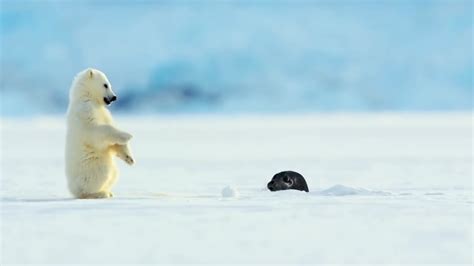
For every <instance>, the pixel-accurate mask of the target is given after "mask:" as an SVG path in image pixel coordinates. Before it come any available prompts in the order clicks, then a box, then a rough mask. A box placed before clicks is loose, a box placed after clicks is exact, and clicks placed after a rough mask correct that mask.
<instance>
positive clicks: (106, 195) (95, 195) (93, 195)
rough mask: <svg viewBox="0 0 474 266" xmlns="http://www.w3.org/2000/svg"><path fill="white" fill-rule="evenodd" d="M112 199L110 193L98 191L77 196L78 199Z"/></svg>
mask: <svg viewBox="0 0 474 266" xmlns="http://www.w3.org/2000/svg"><path fill="white" fill-rule="evenodd" d="M111 197H113V194H112V192H110V191H100V192H95V193H84V194H82V195H80V196H79V198H80V199H104V198H111Z"/></svg>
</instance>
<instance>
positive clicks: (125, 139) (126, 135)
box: [118, 132, 132, 145]
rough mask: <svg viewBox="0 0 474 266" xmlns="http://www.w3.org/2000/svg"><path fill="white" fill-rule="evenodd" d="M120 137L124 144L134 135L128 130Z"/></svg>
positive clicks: (121, 142)
mask: <svg viewBox="0 0 474 266" xmlns="http://www.w3.org/2000/svg"><path fill="white" fill-rule="evenodd" d="M118 138H119V142H120V143H119V144H122V145H123V144H126V143H127V142H128V141H129V140H131V139H132V135H130V134H128V133H126V132H122V133H120V135H119V137H118Z"/></svg>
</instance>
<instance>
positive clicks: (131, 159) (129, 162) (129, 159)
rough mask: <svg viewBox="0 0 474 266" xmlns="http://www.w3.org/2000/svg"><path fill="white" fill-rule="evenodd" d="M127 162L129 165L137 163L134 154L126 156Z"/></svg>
mask: <svg viewBox="0 0 474 266" xmlns="http://www.w3.org/2000/svg"><path fill="white" fill-rule="evenodd" d="M125 162H126V163H127V164H128V165H133V164H134V163H135V160H134V159H133V158H132V156H129V155H126V156H125Z"/></svg>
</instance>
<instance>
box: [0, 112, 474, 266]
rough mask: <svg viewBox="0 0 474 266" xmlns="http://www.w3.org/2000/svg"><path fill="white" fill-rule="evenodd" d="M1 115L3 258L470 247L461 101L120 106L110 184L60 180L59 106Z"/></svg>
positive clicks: (286, 257) (455, 258) (91, 259)
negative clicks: (110, 191)
mask: <svg viewBox="0 0 474 266" xmlns="http://www.w3.org/2000/svg"><path fill="white" fill-rule="evenodd" d="M0 121H1V134H2V135H1V140H2V143H1V181H2V183H1V184H2V186H1V194H2V196H1V204H2V208H1V211H2V213H1V217H2V219H1V220H2V224H1V238H2V248H1V251H2V252H1V261H0V263H1V264H2V265H5V264H10V263H43V264H48V265H51V264H52V263H111V264H118V263H218V264H227V263H258V264H262V263H269V264H275V263H295V264H302V263H338V264H339V263H346V264H354V263H361V264H368V263H371V264H386V263H395V264H409V263H410V264H422V263H426V264H434V263H442V264H449V265H452V264H458V263H459V264H472V262H473V258H472V250H473V242H472V241H473V231H472V214H473V210H472V208H473V200H472V121H473V118H472V115H471V113H464V114H462V113H451V114H443V113H437V114H436V113H434V114H409V113H405V114H315V115H301V116H296V115H295V116H262V117H258V116H236V117H229V116H194V117H185V116H176V117H173V116H166V117H161V116H158V117H118V118H117V122H118V124H119V126H120V127H122V128H124V129H126V130H128V131H130V132H131V133H133V135H134V139H133V140H132V148H133V151H134V154H135V157H136V160H137V164H136V165H135V166H133V167H128V166H127V165H125V164H124V163H122V162H120V163H119V166H120V169H121V176H120V180H119V182H118V184H117V185H116V187H115V190H114V192H115V195H116V197H115V198H112V199H107V200H75V199H72V198H71V196H70V195H69V194H68V191H67V189H66V182H65V181H66V180H65V177H64V173H63V172H64V171H63V168H64V167H63V165H64V164H63V147H64V134H65V128H64V121H63V119H62V118H57V117H53V118H51V117H43V118H34V119H26V118H22V119H10V118H2V119H1V120H0ZM288 169H291V170H295V171H298V172H300V173H302V174H303V175H304V176H305V177H306V179H307V181H308V185H309V188H310V193H304V192H298V191H286V192H274V193H271V192H269V191H266V190H265V185H266V183H267V182H268V181H269V180H270V179H271V177H272V175H273V174H275V173H276V172H278V171H281V170H288ZM228 185H230V186H232V187H234V188H235V189H237V190H238V192H239V194H240V195H239V196H238V197H222V194H221V191H222V189H223V188H224V187H226V186H228ZM225 195H227V194H225Z"/></svg>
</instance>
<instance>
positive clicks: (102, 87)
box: [71, 68, 117, 105]
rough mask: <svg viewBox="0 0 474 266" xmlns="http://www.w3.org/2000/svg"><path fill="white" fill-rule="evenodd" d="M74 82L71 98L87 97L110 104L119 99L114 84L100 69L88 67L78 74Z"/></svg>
mask: <svg viewBox="0 0 474 266" xmlns="http://www.w3.org/2000/svg"><path fill="white" fill-rule="evenodd" d="M74 83H75V84H74V85H73V90H72V91H71V100H72V99H82V100H84V99H85V100H89V101H93V102H95V103H97V104H99V105H109V104H110V103H112V102H113V101H115V100H117V96H116V95H115V93H114V92H113V91H112V85H111V84H110V82H109V80H108V79H107V77H106V76H105V74H104V73H102V72H101V71H100V70H97V69H93V68H88V69H86V70H84V71H82V72H80V73H79V74H78V75H77V76H76V78H75V80H74Z"/></svg>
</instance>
